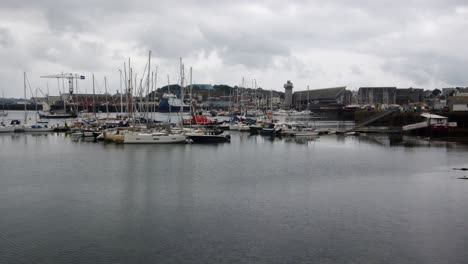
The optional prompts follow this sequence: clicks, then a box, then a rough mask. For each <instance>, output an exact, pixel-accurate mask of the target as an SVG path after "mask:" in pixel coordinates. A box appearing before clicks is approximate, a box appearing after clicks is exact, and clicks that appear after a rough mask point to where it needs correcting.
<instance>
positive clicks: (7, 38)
mask: <svg viewBox="0 0 468 264" xmlns="http://www.w3.org/2000/svg"><path fill="white" fill-rule="evenodd" d="M12 44H13V36H12V35H11V33H10V30H8V29H7V28H2V27H0V47H3V48H6V47H9V46H11V45H12Z"/></svg>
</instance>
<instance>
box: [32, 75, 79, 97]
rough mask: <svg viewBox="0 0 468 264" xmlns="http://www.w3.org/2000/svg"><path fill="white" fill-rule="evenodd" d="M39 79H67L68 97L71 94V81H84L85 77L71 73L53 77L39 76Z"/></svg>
mask: <svg viewBox="0 0 468 264" xmlns="http://www.w3.org/2000/svg"><path fill="white" fill-rule="evenodd" d="M41 78H56V79H67V80H68V89H69V92H70V95H72V94H73V80H84V79H85V77H84V76H83V75H79V74H73V73H61V74H54V75H45V76H41Z"/></svg>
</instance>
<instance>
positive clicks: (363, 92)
mask: <svg viewBox="0 0 468 264" xmlns="http://www.w3.org/2000/svg"><path fill="white" fill-rule="evenodd" d="M396 90H397V88H396V87H360V88H359V91H358V103H359V104H369V105H373V104H387V105H389V104H395V103H396V98H397V91H396Z"/></svg>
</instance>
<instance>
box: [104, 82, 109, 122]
mask: <svg viewBox="0 0 468 264" xmlns="http://www.w3.org/2000/svg"><path fill="white" fill-rule="evenodd" d="M104 92H105V93H106V113H107V118H109V101H108V99H107V77H106V76H104Z"/></svg>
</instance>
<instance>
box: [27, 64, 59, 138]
mask: <svg viewBox="0 0 468 264" xmlns="http://www.w3.org/2000/svg"><path fill="white" fill-rule="evenodd" d="M36 97H37V96H36ZM24 100H25V102H24V124H23V128H22V131H23V132H53V131H54V129H53V128H52V127H48V126H47V125H40V124H34V125H27V124H26V123H27V121H28V120H27V114H28V110H27V107H26V72H25V73H24ZM36 123H37V102H36Z"/></svg>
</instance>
